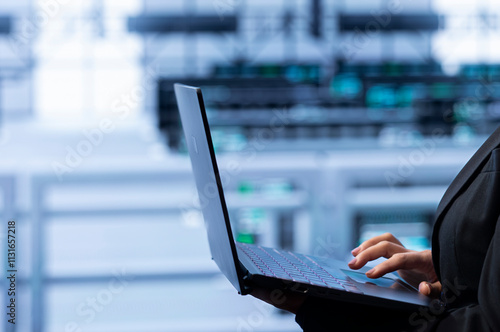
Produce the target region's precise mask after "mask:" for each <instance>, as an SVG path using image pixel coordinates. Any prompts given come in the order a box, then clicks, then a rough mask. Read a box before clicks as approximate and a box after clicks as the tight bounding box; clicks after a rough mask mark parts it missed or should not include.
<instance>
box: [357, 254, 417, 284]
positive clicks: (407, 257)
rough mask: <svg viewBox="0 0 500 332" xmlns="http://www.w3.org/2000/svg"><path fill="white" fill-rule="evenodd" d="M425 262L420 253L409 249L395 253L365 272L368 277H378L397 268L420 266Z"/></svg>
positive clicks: (408, 268)
mask: <svg viewBox="0 0 500 332" xmlns="http://www.w3.org/2000/svg"><path fill="white" fill-rule="evenodd" d="M425 263H426V262H424V261H423V259H422V255H420V254H419V253H418V252H414V251H409V252H403V253H395V254H394V255H392V257H391V258H389V259H387V260H386V261H384V262H382V263H380V264H378V265H377V266H375V267H374V268H373V269H371V270H370V271H368V272H366V276H367V277H368V278H380V277H381V276H383V275H385V274H386V273H390V272H394V271H397V270H411V269H414V268H419V267H422V265H423V264H425Z"/></svg>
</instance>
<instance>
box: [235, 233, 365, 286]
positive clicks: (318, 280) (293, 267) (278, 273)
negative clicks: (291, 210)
mask: <svg viewBox="0 0 500 332" xmlns="http://www.w3.org/2000/svg"><path fill="white" fill-rule="evenodd" d="M236 245H237V246H238V248H239V249H241V251H242V252H243V253H244V254H245V255H246V256H248V258H250V260H251V261H252V262H253V263H254V264H255V266H256V267H257V268H258V269H259V270H260V272H261V273H262V274H263V275H265V276H268V277H275V278H279V279H284V280H292V281H295V282H301V283H305V284H311V285H316V286H322V287H328V288H333V289H337V290H345V291H348V292H353V293H360V294H362V292H361V291H360V290H359V289H358V288H356V286H355V285H354V283H352V282H351V281H349V280H348V279H347V276H345V277H342V276H333V275H332V274H331V273H329V272H328V271H327V270H325V269H324V268H322V267H321V265H320V264H318V263H317V262H316V261H314V260H313V259H312V258H311V257H309V256H305V255H302V254H297V253H293V252H290V251H285V250H278V249H272V248H266V247H261V246H258V245H251V244H246V243H240V242H237V243H236Z"/></svg>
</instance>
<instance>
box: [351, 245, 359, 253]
mask: <svg viewBox="0 0 500 332" xmlns="http://www.w3.org/2000/svg"><path fill="white" fill-rule="evenodd" d="M358 252H359V247H357V248H354V249H352V251H351V254H353V255H356V254H357V253H358Z"/></svg>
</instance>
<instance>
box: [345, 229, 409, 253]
mask: <svg viewBox="0 0 500 332" xmlns="http://www.w3.org/2000/svg"><path fill="white" fill-rule="evenodd" d="M383 241H387V242H392V243H395V244H398V245H400V246H402V244H401V242H400V241H399V240H398V239H396V237H394V235H392V234H391V233H384V234H382V235H379V236H375V237H372V238H371V239H368V240H366V241H364V242H363V243H361V244H360V245H359V246H358V247H357V248H355V249H353V250H352V251H351V253H352V255H353V256H357V255H358V254H359V253H361V252H362V251H363V250H366V249H367V248H370V247H372V246H374V245H376V244H377V243H380V242H383Z"/></svg>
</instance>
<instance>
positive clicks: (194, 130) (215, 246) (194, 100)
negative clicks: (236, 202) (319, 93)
mask: <svg viewBox="0 0 500 332" xmlns="http://www.w3.org/2000/svg"><path fill="white" fill-rule="evenodd" d="M174 88H175V95H176V98H177V105H178V107H179V112H180V116H181V121H182V127H183V130H184V135H185V139H186V145H187V147H188V151H189V155H190V158H191V165H192V168H193V173H194V177H195V182H196V186H197V189H198V197H199V201H200V206H201V210H202V213H203V218H204V220H205V227H206V228H207V234H208V243H209V246H210V252H211V254H212V259H213V260H214V261H215V263H216V264H217V265H218V267H219V269H220V270H221V271H222V273H224V275H225V276H226V278H227V279H228V280H229V281H230V282H231V284H232V285H233V286H234V287H235V288H236V289H237V290H238V292H239V293H240V294H246V293H247V292H248V291H247V289H246V288H245V286H244V284H243V273H244V272H243V270H242V268H241V267H240V263H239V260H238V256H237V252H236V246H235V244H234V238H233V234H232V231H231V225H230V222H229V215H228V212H227V207H226V202H225V199H224V194H223V189H222V183H221V181H220V176H219V170H218V167H217V162H216V159H215V152H214V149H213V144H212V138H211V135H210V130H209V126H208V120H207V117H206V113H205V109H204V103H203V97H202V94H201V90H200V89H198V88H195V87H190V86H186V85H182V84H175V86H174Z"/></svg>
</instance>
